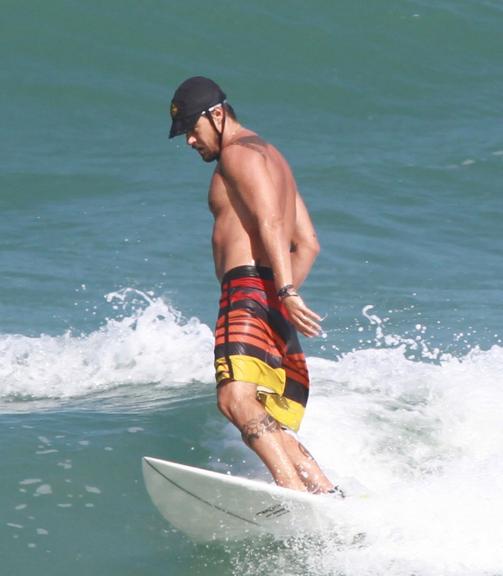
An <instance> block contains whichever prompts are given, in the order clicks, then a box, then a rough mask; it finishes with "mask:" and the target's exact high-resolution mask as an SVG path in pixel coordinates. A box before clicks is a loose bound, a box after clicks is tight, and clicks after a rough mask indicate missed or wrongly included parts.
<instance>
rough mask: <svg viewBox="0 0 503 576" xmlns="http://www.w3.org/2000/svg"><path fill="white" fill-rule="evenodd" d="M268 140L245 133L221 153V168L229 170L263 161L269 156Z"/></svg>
mask: <svg viewBox="0 0 503 576" xmlns="http://www.w3.org/2000/svg"><path fill="white" fill-rule="evenodd" d="M267 146H268V144H267V142H266V141H265V140H263V139H262V138H260V137H259V136H257V135H256V134H250V135H244V136H242V137H240V138H237V139H236V140H235V141H233V142H231V143H230V144H228V145H227V146H225V148H224V149H223V150H222V152H221V154H220V162H219V166H220V169H221V170H223V171H224V172H226V171H227V170H234V169H239V168H240V167H242V168H244V165H246V167H247V168H249V166H250V164H251V165H253V164H256V163H263V162H264V160H265V159H266V158H267V155H268V150H267Z"/></svg>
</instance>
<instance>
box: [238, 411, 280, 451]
mask: <svg viewBox="0 0 503 576" xmlns="http://www.w3.org/2000/svg"><path fill="white" fill-rule="evenodd" d="M280 430H281V427H280V425H279V424H278V423H277V422H276V420H274V418H273V417H272V416H269V414H265V415H264V416H261V417H260V418H254V419H253V420H250V421H249V422H247V423H246V424H245V425H244V426H243V429H242V430H241V437H242V438H243V440H244V442H245V443H246V444H248V446H250V447H251V445H252V443H253V442H254V441H255V440H258V439H259V438H260V437H261V436H263V435H264V434H266V433H268V432H279V431H280Z"/></svg>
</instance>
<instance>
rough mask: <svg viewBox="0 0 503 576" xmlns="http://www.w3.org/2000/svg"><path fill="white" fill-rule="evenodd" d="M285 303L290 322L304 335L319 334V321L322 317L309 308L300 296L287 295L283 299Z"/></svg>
mask: <svg viewBox="0 0 503 576" xmlns="http://www.w3.org/2000/svg"><path fill="white" fill-rule="evenodd" d="M283 305H284V306H285V308H286V309H287V312H288V316H289V318H290V322H291V323H292V324H293V325H294V326H295V328H297V330H298V331H299V332H300V333H301V334H304V336H308V337H312V336H318V335H319V334H320V333H321V326H320V325H319V324H318V322H320V321H321V317H320V316H318V314H316V312H313V311H312V310H311V309H310V308H308V307H307V306H306V305H305V304H304V301H303V300H302V298H301V297H300V296H287V297H286V298H284V299H283Z"/></svg>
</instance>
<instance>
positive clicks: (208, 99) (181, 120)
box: [169, 76, 226, 138]
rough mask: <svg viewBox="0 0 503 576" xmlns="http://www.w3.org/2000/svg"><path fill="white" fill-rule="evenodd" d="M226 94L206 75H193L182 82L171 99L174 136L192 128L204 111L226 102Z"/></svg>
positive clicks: (172, 134)
mask: <svg viewBox="0 0 503 576" xmlns="http://www.w3.org/2000/svg"><path fill="white" fill-rule="evenodd" d="M225 98H226V96H225V94H224V93H223V91H222V89H221V88H220V86H219V85H218V84H216V83H215V82H213V80H210V79H209V78H205V77H204V76H193V77H192V78H188V79H187V80H185V82H182V83H181V84H180V86H178V88H177V89H176V92H175V94H174V96H173V100H171V109H170V112H171V120H172V124H171V130H170V131H169V137H170V138H174V137H175V136H180V134H185V133H186V132H188V131H189V130H191V129H192V128H193V126H194V124H195V123H196V122H197V120H198V119H199V116H201V114H202V113H203V112H207V111H208V110H209V108H211V107H212V106H216V105H217V104H222V103H223V102H225Z"/></svg>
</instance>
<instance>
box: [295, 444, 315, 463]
mask: <svg viewBox="0 0 503 576" xmlns="http://www.w3.org/2000/svg"><path fill="white" fill-rule="evenodd" d="M298 445H299V450H300V452H301V454H302V455H303V456H305V457H306V458H309V460H314V458H313V455H312V454H311V452H309V450H308V449H307V448H306V447H305V446H303V445H302V444H301V443H300V442H299V444H298Z"/></svg>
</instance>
